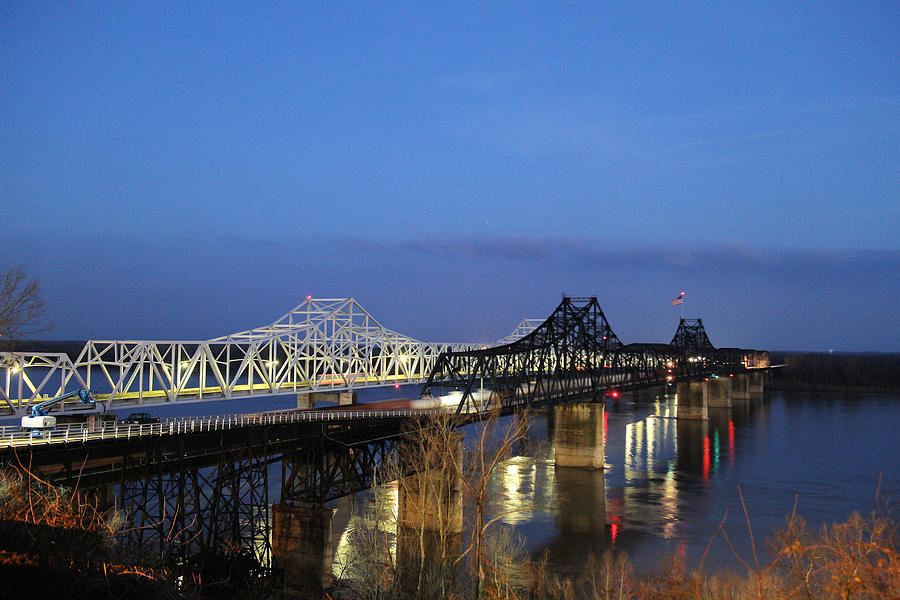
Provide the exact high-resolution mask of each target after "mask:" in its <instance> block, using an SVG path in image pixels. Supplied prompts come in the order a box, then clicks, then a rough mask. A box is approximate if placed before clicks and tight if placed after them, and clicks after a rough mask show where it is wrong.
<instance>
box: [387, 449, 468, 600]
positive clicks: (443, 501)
mask: <svg viewBox="0 0 900 600" xmlns="http://www.w3.org/2000/svg"><path fill="white" fill-rule="evenodd" d="M462 438H463V436H462V434H459V433H451V434H450V438H449V439H447V438H443V437H441V438H439V439H431V440H423V441H424V442H425V443H424V444H422V441H413V442H407V443H405V444H404V446H403V447H402V449H401V452H400V454H401V462H406V463H407V464H409V462H410V461H412V462H413V466H414V467H415V468H417V469H418V472H416V473H414V474H412V475H408V476H406V477H404V478H402V479H401V480H400V481H399V482H398V488H399V489H398V507H397V565H398V568H399V573H398V575H399V577H400V580H401V581H402V582H403V584H401V587H405V588H406V589H407V591H409V592H412V591H413V590H414V589H416V588H417V587H419V592H420V593H422V594H424V596H425V597H429V596H431V595H436V591H437V590H438V589H440V585H441V582H444V581H447V580H448V579H450V578H452V572H453V563H454V561H455V559H456V558H458V557H459V556H460V555H461V554H462V535H461V534H462V529H463V502H462V500H463V495H462V481H461V479H460V478H459V476H458V474H457V471H456V470H455V468H452V466H451V465H452V461H450V460H448V458H449V457H452V456H454V455H455V460H456V461H459V462H458V464H461V461H462V458H463V446H462ZM447 446H449V447H447ZM426 447H427V449H426Z"/></svg>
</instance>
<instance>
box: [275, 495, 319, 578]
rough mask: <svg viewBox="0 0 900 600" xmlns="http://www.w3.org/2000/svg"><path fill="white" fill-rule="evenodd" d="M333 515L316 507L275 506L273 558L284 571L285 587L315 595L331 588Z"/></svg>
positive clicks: (296, 505)
mask: <svg viewBox="0 0 900 600" xmlns="http://www.w3.org/2000/svg"><path fill="white" fill-rule="evenodd" d="M333 515H334V511H333V510H332V509H330V508H325V507H324V506H321V505H315V504H299V503H298V504H285V503H284V502H281V503H279V504H275V505H273V506H272V557H273V558H274V560H275V564H276V565H277V566H278V567H280V568H281V569H284V585H285V587H287V588H289V589H293V590H296V591H302V592H305V593H311V592H315V591H318V590H321V589H322V588H324V587H326V586H327V585H328V583H329V581H330V579H331V519H332V517H333Z"/></svg>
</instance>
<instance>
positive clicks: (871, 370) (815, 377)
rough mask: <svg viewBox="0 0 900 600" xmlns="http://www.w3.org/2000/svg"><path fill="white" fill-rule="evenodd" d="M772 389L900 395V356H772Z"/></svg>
mask: <svg viewBox="0 0 900 600" xmlns="http://www.w3.org/2000/svg"><path fill="white" fill-rule="evenodd" d="M771 357H772V364H783V365H785V366H784V367H781V368H778V369H773V370H772V378H771V381H770V382H769V383H768V384H767V387H768V388H769V389H777V390H794V391H812V392H849V393H855V392H860V393H873V392H897V391H900V354H825V353H813V352H792V353H789V352H772V353H771Z"/></svg>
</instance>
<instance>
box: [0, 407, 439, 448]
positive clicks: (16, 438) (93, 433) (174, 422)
mask: <svg viewBox="0 0 900 600" xmlns="http://www.w3.org/2000/svg"><path fill="white" fill-rule="evenodd" d="M436 410H440V409H431V408H424V409H411V408H410V409H388V410H327V411H326V410H323V411H303V412H279V413H271V414H236V415H225V416H216V417H201V418H191V417H176V418H170V419H166V420H165V421H161V422H159V423H147V424H143V425H120V424H118V423H116V424H113V425H110V424H94V425H88V424H70V425H68V426H64V427H56V428H54V429H48V430H46V431H41V432H39V433H38V432H35V431H32V432H29V431H25V430H23V429H21V428H20V427H16V426H3V427H0V450H3V449H5V448H18V447H22V446H45V445H52V444H73V443H87V442H89V441H95V440H110V439H123V440H130V439H135V438H140V437H153V436H163V435H183V434H187V433H200V432H204V431H221V430H226V429H239V428H242V427H259V426H267V425H278V424H283V423H303V422H322V421H352V420H355V419H363V418H365V419H398V418H410V417H413V416H416V415H424V414H429V413H432V412H435V411H436Z"/></svg>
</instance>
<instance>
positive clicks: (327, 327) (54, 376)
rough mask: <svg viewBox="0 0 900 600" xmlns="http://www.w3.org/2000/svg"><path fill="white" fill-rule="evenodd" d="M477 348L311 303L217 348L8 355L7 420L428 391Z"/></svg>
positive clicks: (219, 341) (168, 345)
mask: <svg viewBox="0 0 900 600" xmlns="http://www.w3.org/2000/svg"><path fill="white" fill-rule="evenodd" d="M526 329H527V325H521V326H520V328H519V329H518V330H519V331H525V330H526ZM474 348H476V346H475V345H474V344H459V343H457V344H451V343H446V344H442V343H429V342H421V341H419V340H416V339H413V338H411V337H408V336H405V335H403V334H400V333H397V332H396V331H391V330H390V329H387V328H385V327H383V326H382V325H381V324H380V323H378V321H376V320H375V319H374V318H373V317H372V316H371V315H370V314H369V313H368V312H367V311H366V310H365V309H364V308H363V307H362V306H360V304H359V303H358V302H356V300H354V299H353V298H338V299H313V298H307V299H306V301H305V302H303V303H302V304H301V305H299V306H298V307H296V308H295V309H294V310H292V311H290V312H289V313H287V314H286V315H284V316H283V317H281V318H280V319H278V320H277V321H275V322H274V323H272V324H270V325H266V326H263V327H257V328H255V329H251V330H249V331H242V332H239V333H233V334H231V335H226V336H223V337H219V338H215V339H211V340H205V341H139V340H132V341H111V340H91V341H89V342H87V343H86V344H85V346H84V348H83V349H82V350H81V352H80V354H79V355H78V356H77V357H76V358H75V359H74V360H73V359H72V358H70V357H69V356H67V355H66V354H54V353H33V352H16V353H9V352H6V353H0V377H2V379H0V415H4V414H5V415H15V416H22V415H24V414H26V411H27V410H28V409H29V407H31V406H32V405H34V404H36V403H39V402H41V401H43V400H46V399H47V398H52V397H55V396H59V395H62V394H65V393H67V392H70V391H72V390H77V389H89V390H93V391H94V398H95V399H96V400H98V401H99V402H101V403H102V404H103V406H104V408H106V409H107V410H108V409H112V408H120V407H128V406H138V405H144V404H163V403H175V402H181V403H184V402H197V401H206V400H217V399H230V398H251V397H259V396H272V395H278V394H289V393H305V392H312V391H317V390H324V391H339V390H351V389H356V388H361V387H369V386H382V385H390V384H396V383H420V382H422V381H424V380H425V378H427V377H428V374H429V373H430V371H431V369H432V368H433V366H434V363H435V361H436V360H437V358H438V356H440V354H441V353H442V352H446V351H463V350H469V349H474ZM71 408H72V407H61V410H60V412H66V411H67V410H70V409H71Z"/></svg>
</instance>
